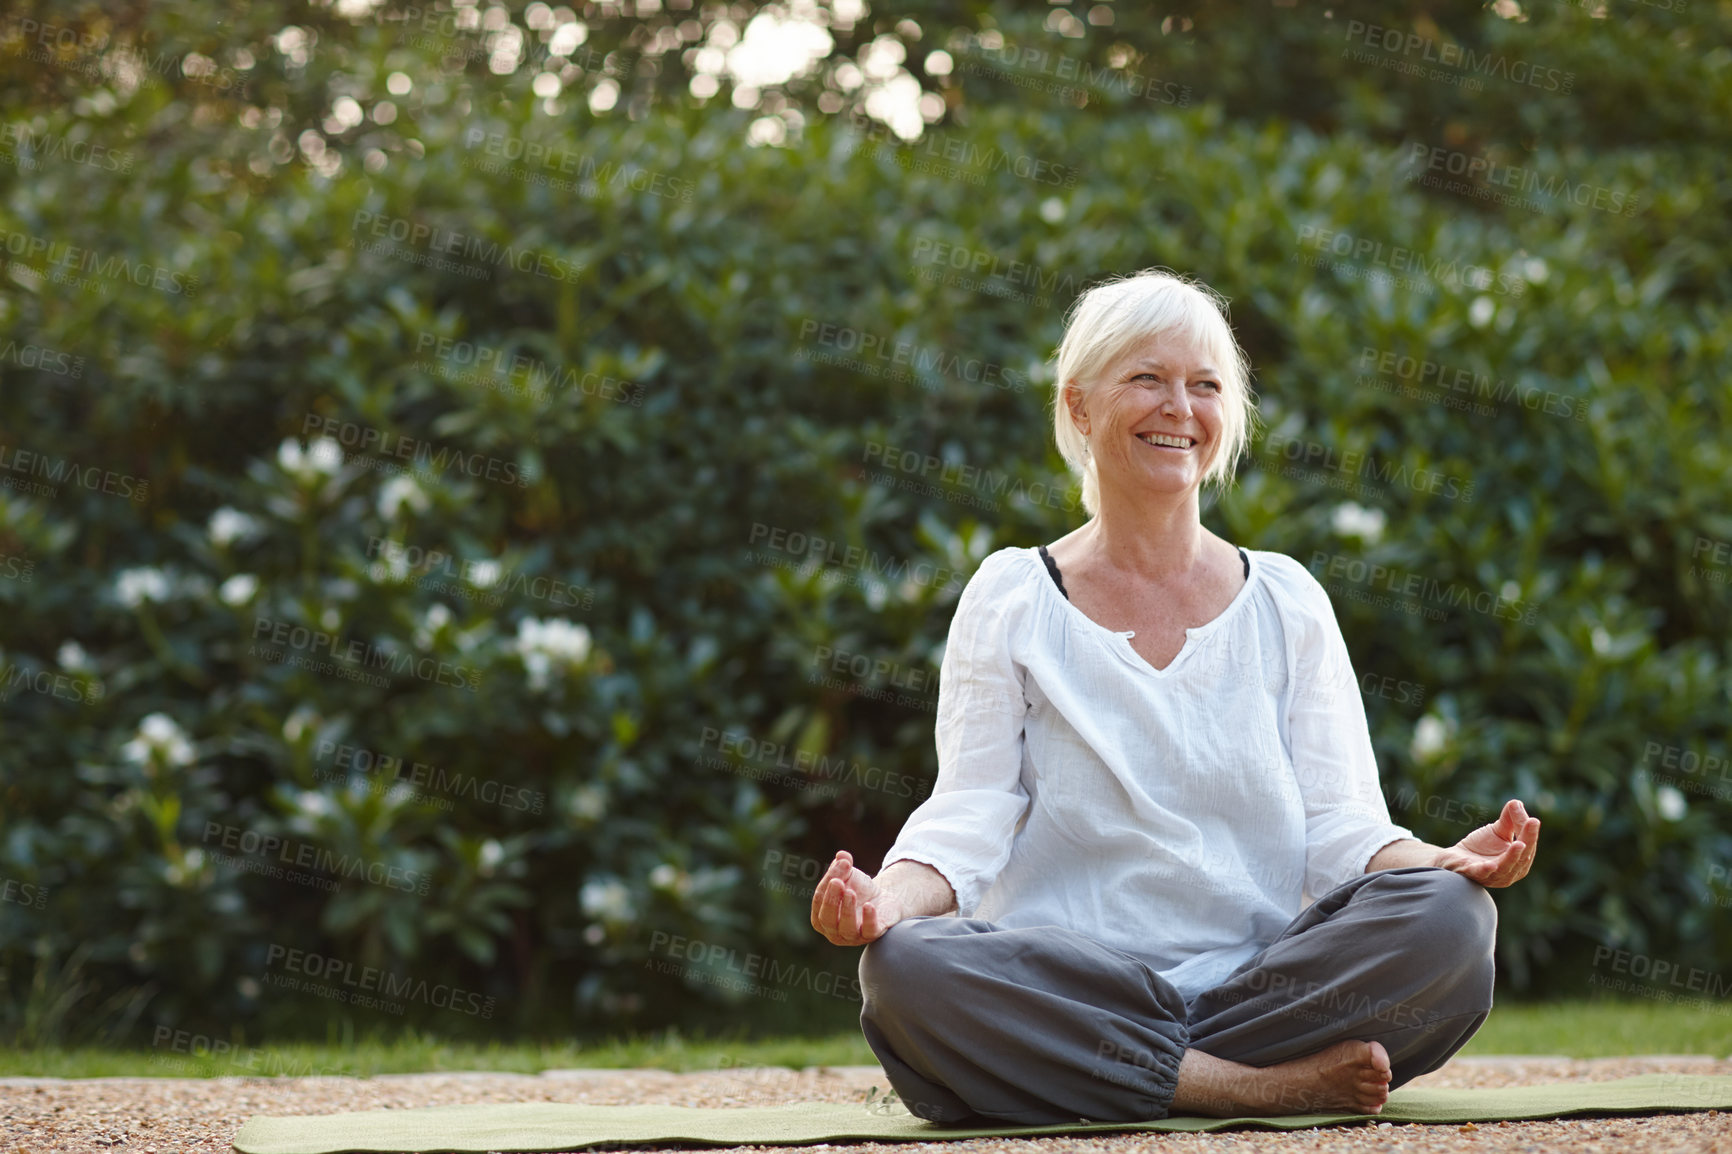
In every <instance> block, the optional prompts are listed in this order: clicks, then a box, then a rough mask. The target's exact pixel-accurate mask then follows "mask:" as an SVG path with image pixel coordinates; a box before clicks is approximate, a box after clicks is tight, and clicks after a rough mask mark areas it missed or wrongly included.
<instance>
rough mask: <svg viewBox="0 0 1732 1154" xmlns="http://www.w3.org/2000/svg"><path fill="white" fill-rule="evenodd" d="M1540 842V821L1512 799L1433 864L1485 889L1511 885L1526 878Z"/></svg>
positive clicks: (1439, 855)
mask: <svg viewBox="0 0 1732 1154" xmlns="http://www.w3.org/2000/svg"><path fill="white" fill-rule="evenodd" d="M1539 839H1540V819H1539V818H1537V817H1529V816H1528V811H1527V808H1526V807H1525V806H1523V805H1522V803H1521V802H1520V801H1518V800H1516V799H1515V798H1511V799H1510V800H1508V801H1506V802H1504V806H1503V812H1502V813H1500V814H1498V815H1497V820H1496V821H1494V822H1492V823H1491V824H1490V825H1482V826H1480V827H1479V828H1478V829H1476V830H1474V831H1473V832H1472V833H1470V834H1468V835H1467V836H1466V837H1464V838H1462V839H1461V840H1460V841H1458V842H1456V843H1455V844H1454V845H1453V846H1451V847H1450V848H1448V849H1446V850H1444V851H1443V852H1442V853H1440V854H1438V855H1437V861H1435V862H1434V863H1432V864H1434V865H1438V866H1441V867H1443V868H1444V869H1448V870H1454V871H1455V872H1456V873H1458V874H1462V875H1464V876H1466V877H1470V878H1472V879H1473V880H1474V881H1476V882H1478V883H1479V884H1480V885H1482V886H1485V887H1486V888H1487V889H1498V888H1501V887H1503V886H1507V885H1513V884H1515V883H1516V882H1519V881H1521V880H1522V878H1524V877H1526V876H1527V872H1528V867H1529V866H1531V865H1533V864H1534V851H1535V849H1537V848H1538V843H1539Z"/></svg>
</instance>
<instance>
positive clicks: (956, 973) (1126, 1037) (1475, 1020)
mask: <svg viewBox="0 0 1732 1154" xmlns="http://www.w3.org/2000/svg"><path fill="white" fill-rule="evenodd" d="M1496 938H1497V906H1496V905H1495V904H1494V903H1493V901H1492V898H1491V895H1490V894H1489V893H1487V892H1486V889H1485V887H1484V886H1481V885H1480V884H1479V883H1478V882H1476V881H1472V880H1471V879H1469V878H1465V877H1463V876H1462V875H1460V874H1458V873H1455V872H1453V871H1451V870H1446V869H1441V868H1438V867H1433V866H1405V867H1402V868H1399V869H1387V870H1378V871H1377V872H1375V873H1369V874H1363V875H1361V876H1359V877H1356V878H1354V879H1353V880H1351V881H1349V882H1345V883H1343V884H1342V885H1339V886H1337V887H1336V888H1335V889H1333V890H1330V891H1329V892H1328V893H1326V894H1324V895H1323V896H1322V897H1320V898H1318V899H1317V900H1316V901H1314V902H1313V903H1312V904H1311V905H1309V906H1306V907H1305V908H1304V909H1303V910H1301V911H1300V912H1299V915H1298V916H1297V917H1295V918H1294V919H1293V920H1292V921H1291V922H1290V923H1288V925H1287V928H1286V929H1284V930H1282V931H1281V935H1280V937H1278V938H1277V939H1276V940H1275V941H1274V942H1273V943H1272V944H1271V945H1270V946H1269V947H1268V948H1267V949H1265V950H1263V952H1261V953H1259V954H1258V955H1257V956H1256V957H1254V958H1251V959H1250V960H1249V961H1247V962H1246V963H1245V964H1244V965H1242V966H1240V967H1239V968H1238V969H1237V970H1234V971H1233V972H1232V973H1231V974H1230V975H1228V977H1227V979H1226V981H1224V982H1223V983H1222V984H1221V985H1219V986H1217V987H1215V988H1214V989H1212V990H1207V991H1204V992H1203V993H1201V994H1199V995H1197V996H1196V997H1195V998H1194V999H1192V1000H1191V1001H1190V1002H1189V1003H1187V1002H1186V999H1185V998H1184V997H1183V996H1182V995H1181V994H1180V993H1179V991H1178V990H1177V989H1176V988H1174V987H1173V985H1172V984H1171V983H1170V982H1168V981H1167V980H1166V979H1164V978H1162V977H1160V975H1158V974H1157V973H1156V972H1155V970H1154V969H1153V968H1151V966H1150V964H1149V962H1148V961H1147V960H1145V959H1143V958H1141V957H1138V956H1137V955H1135V954H1132V953H1128V952H1126V951H1124V950H1119V949H1115V948H1113V947H1111V946H1108V945H1105V944H1103V943H1101V942H1098V941H1096V940H1094V939H1093V938H1090V937H1087V936H1086V935H1083V934H1080V933H1077V932H1076V931H1074V930H1069V929H1066V928H1064V927H1062V926H1029V927H1024V928H1020V929H1005V928H1001V927H999V926H997V925H994V924H993V923H992V922H989V921H983V920H981V919H979V918H959V917H949V916H940V917H915V918H905V919H904V920H902V921H900V922H897V923H896V924H895V925H893V926H891V927H890V929H889V930H888V931H886V932H885V933H884V935H883V936H882V937H880V938H879V939H878V940H877V941H874V942H872V943H870V944H868V945H867V946H866V948H865V950H864V951H863V952H862V953H861V955H860V988H861V990H862V992H863V994H864V997H865V1004H864V1006H863V1007H862V1009H861V1013H860V1027H861V1029H862V1030H863V1031H864V1033H865V1035H866V1041H867V1043H868V1044H869V1045H870V1046H871V1047H872V1051H873V1053H875V1054H876V1055H877V1056H878V1061H879V1062H880V1063H881V1064H882V1065H883V1067H884V1072H885V1073H886V1074H887V1075H888V1076H889V1079H890V1085H891V1086H892V1087H893V1088H894V1089H895V1091H896V1093H897V1096H898V1097H899V1098H900V1099H901V1100H902V1102H903V1104H904V1105H906V1106H907V1107H908V1109H909V1110H910V1111H911V1112H912V1113H914V1114H916V1115H918V1116H919V1117H922V1118H927V1119H930V1120H931V1121H935V1122H946V1123H949V1122H959V1123H960V1122H969V1121H976V1122H978V1121H980V1120H982V1119H986V1120H991V1121H998V1122H1011V1123H1017V1124H1022V1125H1050V1124H1055V1123H1062V1122H1074V1121H1076V1120H1078V1119H1080V1118H1087V1119H1090V1120H1092V1121H1096V1122H1128V1121H1145V1120H1153V1119H1158V1118H1165V1117H1166V1116H1167V1113H1168V1111H1169V1109H1170V1107H1171V1105H1172V1101H1173V1091H1174V1089H1175V1088H1176V1086H1177V1084H1178V1077H1179V1062H1180V1060H1181V1059H1182V1058H1183V1057H1184V1054H1185V1050H1186V1049H1187V1048H1190V1047H1196V1048H1197V1049H1198V1050H1200V1051H1202V1052H1203V1053H1205V1054H1210V1055H1212V1056H1214V1057H1216V1058H1224V1059H1227V1060H1230V1061H1234V1062H1242V1063H1244V1064H1246V1065H1250V1066H1271V1065H1274V1064H1276V1063H1278V1062H1285V1061H1288V1060H1289V1059H1292V1058H1301V1057H1304V1056H1306V1055H1308V1054H1314V1053H1316V1052H1317V1051H1319V1050H1323V1049H1326V1048H1328V1047H1329V1046H1332V1045H1335V1044H1336V1043H1338V1042H1343V1041H1347V1040H1349V1039H1358V1040H1360V1041H1367V1042H1369V1041H1376V1042H1381V1043H1382V1044H1383V1046H1384V1048H1385V1049H1386V1050H1387V1051H1388V1052H1389V1060H1390V1064H1391V1068H1392V1069H1391V1080H1390V1088H1391V1089H1394V1088H1396V1087H1399V1086H1400V1085H1402V1084H1403V1083H1405V1082H1408V1081H1411V1080H1412V1079H1414V1078H1417V1077H1419V1076H1420V1075H1421V1074H1428V1073H1430V1072H1431V1071H1433V1070H1435V1069H1437V1068H1438V1067H1439V1066H1441V1065H1443V1064H1444V1062H1446V1061H1448V1060H1449V1057H1450V1055H1452V1054H1454V1053H1455V1052H1456V1051H1457V1050H1459V1049H1461V1047H1462V1046H1463V1045H1465V1044H1466V1043H1467V1040H1468V1039H1469V1038H1471V1037H1473V1035H1474V1033H1475V1031H1477V1030H1478V1029H1479V1028H1480V1026H1481V1025H1483V1024H1484V1022H1485V1020H1486V1017H1487V1015H1488V1014H1489V1013H1490V1012H1491V1004H1492V979H1493V970H1494V966H1493V960H1492V952H1493V947H1494V945H1495V942H1496ZM1292 1105H1297V1104H1291V1105H1290V1106H1289V1108H1285V1109H1274V1108H1272V1109H1271V1110H1270V1111H1269V1112H1270V1113H1303V1112H1310V1111H1307V1110H1303V1109H1297V1108H1292Z"/></svg>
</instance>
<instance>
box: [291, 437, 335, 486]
mask: <svg viewBox="0 0 1732 1154" xmlns="http://www.w3.org/2000/svg"><path fill="white" fill-rule="evenodd" d="M277 464H278V465H280V466H282V468H283V471H284V472H287V473H293V474H294V475H295V476H296V477H297V478H299V479H300V480H302V481H310V480H313V479H314V478H316V477H318V476H320V475H321V474H322V475H324V476H327V477H334V476H336V475H337V470H338V469H341V468H342V467H343V446H341V445H339V444H337V442H336V441H334V440H332V439H331V438H330V437H318V438H315V439H314V440H313V441H312V442H311V443H310V444H308V445H307V447H306V448H304V449H303V448H301V443H300V442H299V441H297V440H296V439H295V438H293V437H289V438H286V439H285V440H284V441H283V443H282V444H280V445H278V446H277Z"/></svg>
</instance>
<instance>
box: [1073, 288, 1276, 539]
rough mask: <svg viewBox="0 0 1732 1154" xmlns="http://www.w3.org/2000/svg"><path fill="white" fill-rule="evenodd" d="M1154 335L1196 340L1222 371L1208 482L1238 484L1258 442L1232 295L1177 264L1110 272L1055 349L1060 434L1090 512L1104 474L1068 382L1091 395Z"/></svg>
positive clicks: (1081, 301)
mask: <svg viewBox="0 0 1732 1154" xmlns="http://www.w3.org/2000/svg"><path fill="white" fill-rule="evenodd" d="M1150 337H1161V338H1167V337H1177V338H1179V339H1181V340H1184V341H1187V342H1189V343H1192V344H1195V345H1196V346H1197V347H1198V348H1200V349H1202V350H1203V352H1204V354H1205V355H1206V356H1207V357H1208V358H1209V359H1210V360H1211V361H1213V362H1214V364H1215V367H1216V368H1218V369H1219V370H1220V372H1221V410H1222V412H1221V439H1220V443H1219V444H1217V445H1216V446H1215V450H1214V456H1213V457H1211V458H1210V460H1209V463H1208V465H1207V466H1205V468H1204V471H1203V482H1204V483H1205V484H1208V483H1211V482H1212V483H1214V484H1216V485H1219V486H1220V487H1222V488H1226V486H1228V485H1230V484H1232V482H1233V471H1234V469H1235V468H1236V467H1237V466H1238V463H1239V457H1240V455H1241V454H1243V453H1244V451H1245V448H1246V446H1247V445H1249V444H1250V443H1251V437H1252V434H1253V432H1254V429H1255V425H1256V421H1257V406H1256V400H1255V398H1254V397H1253V395H1252V393H1251V366H1250V362H1249V361H1248V360H1247V359H1246V357H1245V351H1244V350H1243V349H1242V348H1240V347H1239V342H1238V340H1237V339H1236V338H1235V337H1234V336H1233V328H1232V325H1231V324H1230V322H1229V320H1228V314H1227V300H1226V298H1225V297H1223V296H1221V294H1220V293H1217V292H1216V291H1215V290H1214V289H1212V288H1210V287H1209V286H1208V285H1206V284H1204V283H1203V282H1201V281H1199V280H1196V279H1194V278H1191V277H1187V276H1182V275H1180V274H1179V273H1176V272H1173V271H1171V270H1170V269H1162V268H1150V269H1144V270H1142V271H1141V272H1139V273H1137V274H1135V275H1134V276H1115V277H1112V278H1110V279H1108V280H1105V281H1103V282H1101V283H1100V284H1097V285H1095V286H1093V287H1092V288H1090V289H1089V290H1088V291H1086V292H1084V293H1083V294H1082V296H1080V297H1078V298H1077V299H1076V303H1075V304H1073V305H1072V306H1071V310H1070V316H1069V317H1068V318H1067V319H1066V321H1065V333H1064V339H1063V340H1062V341H1060V342H1059V346H1058V351H1057V352H1056V353H1055V354H1054V355H1055V356H1056V357H1057V360H1058V364H1057V367H1056V372H1055V374H1054V377H1055V380H1054V385H1053V398H1052V425H1053V437H1054V439H1056V440H1057V441H1058V451H1059V453H1060V454H1062V455H1063V456H1064V459H1065V463H1066V464H1067V465H1069V466H1070V471H1071V472H1072V473H1074V474H1075V475H1076V476H1078V477H1080V478H1081V479H1082V486H1083V490H1082V500H1083V508H1085V509H1087V510H1088V513H1089V516H1091V517H1092V516H1094V515H1095V514H1096V513H1098V512H1099V511H1100V477H1099V475H1098V474H1097V473H1096V471H1095V462H1094V457H1093V456H1091V455H1089V454H1087V453H1085V452H1084V451H1083V450H1084V448H1085V447H1086V443H1085V442H1084V440H1083V435H1082V433H1081V432H1080V431H1079V430H1078V429H1077V427H1076V422H1075V421H1074V420H1073V419H1072V417H1071V414H1070V407H1069V406H1068V405H1066V404H1065V399H1064V386H1065V382H1066V381H1069V380H1072V379H1074V380H1075V381H1076V382H1077V387H1078V388H1080V389H1081V390H1082V393H1083V396H1084V397H1085V398H1086V397H1087V396H1088V395H1089V394H1090V393H1091V392H1092V391H1093V390H1094V389H1095V387H1096V386H1097V385H1099V384H1100V381H1099V377H1100V375H1101V373H1102V372H1104V371H1105V369H1106V367H1107V366H1108V365H1110V364H1112V363H1113V361H1115V360H1117V359H1118V358H1119V357H1121V356H1123V355H1124V354H1125V352H1126V351H1127V350H1129V349H1130V348H1132V347H1134V346H1136V345H1138V344H1141V343H1142V342H1144V341H1146V340H1148V339H1149V338H1150Z"/></svg>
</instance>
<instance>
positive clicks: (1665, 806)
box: [1654, 785, 1690, 821]
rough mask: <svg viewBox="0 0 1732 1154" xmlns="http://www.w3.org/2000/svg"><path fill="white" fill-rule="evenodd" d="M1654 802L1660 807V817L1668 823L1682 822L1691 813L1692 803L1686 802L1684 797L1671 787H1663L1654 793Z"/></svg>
mask: <svg viewBox="0 0 1732 1154" xmlns="http://www.w3.org/2000/svg"><path fill="white" fill-rule="evenodd" d="M1654 800H1655V802H1657V803H1658V805H1659V807H1660V816H1661V817H1663V818H1665V819H1666V820H1667V821H1682V820H1684V814H1685V813H1686V812H1688V811H1689V809H1690V803H1689V802H1687V801H1685V800H1684V795H1683V794H1682V793H1679V792H1678V791H1677V790H1676V789H1675V788H1673V787H1672V786H1669V785H1662V786H1661V787H1660V788H1659V789H1657V790H1655V791H1654Z"/></svg>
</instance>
